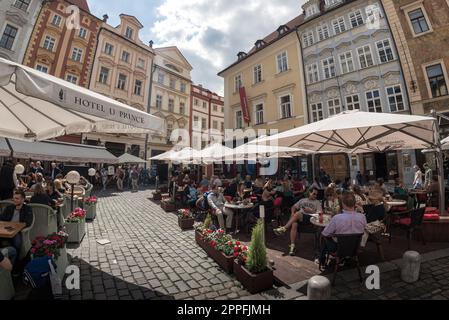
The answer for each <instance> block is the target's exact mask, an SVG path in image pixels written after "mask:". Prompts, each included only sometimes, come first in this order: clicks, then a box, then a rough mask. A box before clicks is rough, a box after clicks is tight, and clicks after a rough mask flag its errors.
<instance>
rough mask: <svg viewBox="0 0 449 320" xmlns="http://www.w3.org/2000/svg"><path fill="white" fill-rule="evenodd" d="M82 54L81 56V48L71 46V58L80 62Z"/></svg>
mask: <svg viewBox="0 0 449 320" xmlns="http://www.w3.org/2000/svg"><path fill="white" fill-rule="evenodd" d="M82 56H83V50H82V49H79V48H73V51H72V60H74V61H78V62H80V61H81V57H82Z"/></svg>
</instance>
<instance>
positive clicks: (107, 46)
mask: <svg viewBox="0 0 449 320" xmlns="http://www.w3.org/2000/svg"><path fill="white" fill-rule="evenodd" d="M113 51H114V46H113V45H112V44H110V43H109V42H106V44H105V45H104V53H106V54H107V55H109V56H112V52H113Z"/></svg>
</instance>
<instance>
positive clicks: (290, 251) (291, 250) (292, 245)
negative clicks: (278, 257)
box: [288, 244, 296, 257]
mask: <svg viewBox="0 0 449 320" xmlns="http://www.w3.org/2000/svg"><path fill="white" fill-rule="evenodd" d="M295 248H296V246H295V245H294V244H291V245H290V246H289V252H288V254H289V255H290V256H292V257H293V256H294V255H295Z"/></svg>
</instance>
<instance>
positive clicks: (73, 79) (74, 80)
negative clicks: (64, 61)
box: [66, 74, 78, 84]
mask: <svg viewBox="0 0 449 320" xmlns="http://www.w3.org/2000/svg"><path fill="white" fill-rule="evenodd" d="M66 80H67V81H68V82H71V83H73V84H77V82H78V77H76V76H74V75H73V74H68V75H67V78H66Z"/></svg>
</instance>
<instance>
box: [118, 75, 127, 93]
mask: <svg viewBox="0 0 449 320" xmlns="http://www.w3.org/2000/svg"><path fill="white" fill-rule="evenodd" d="M127 78H128V77H127V76H126V75H124V74H123V73H120V74H119V76H118V81H117V89H120V90H125V88H126V79H127Z"/></svg>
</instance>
